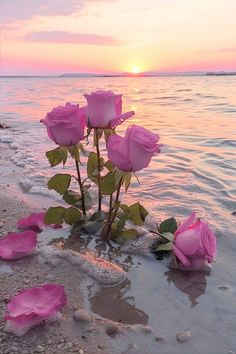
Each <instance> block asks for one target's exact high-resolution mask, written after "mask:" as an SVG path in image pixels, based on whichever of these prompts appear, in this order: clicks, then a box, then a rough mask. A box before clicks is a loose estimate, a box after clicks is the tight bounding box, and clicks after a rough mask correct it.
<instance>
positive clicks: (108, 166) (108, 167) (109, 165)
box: [104, 160, 114, 172]
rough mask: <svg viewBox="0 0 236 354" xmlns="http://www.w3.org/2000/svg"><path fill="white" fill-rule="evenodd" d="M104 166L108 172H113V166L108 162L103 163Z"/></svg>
mask: <svg viewBox="0 0 236 354" xmlns="http://www.w3.org/2000/svg"><path fill="white" fill-rule="evenodd" d="M104 166H105V167H106V168H107V169H108V171H109V172H113V170H114V165H113V163H112V162H111V161H110V160H107V162H105V164H104Z"/></svg>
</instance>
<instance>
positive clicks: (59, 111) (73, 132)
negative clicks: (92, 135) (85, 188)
mask: <svg viewBox="0 0 236 354" xmlns="http://www.w3.org/2000/svg"><path fill="white" fill-rule="evenodd" d="M41 122H42V123H43V124H45V125H46V126H47V131H48V136H49V138H50V139H52V140H53V141H54V142H55V143H56V144H58V145H62V146H70V145H73V144H76V143H78V142H79V141H80V140H82V139H84V128H85V107H83V108H80V107H79V105H75V104H70V103H67V104H66V105H65V106H58V107H56V108H53V110H52V111H51V112H49V113H48V114H47V115H46V117H45V118H44V119H41Z"/></svg>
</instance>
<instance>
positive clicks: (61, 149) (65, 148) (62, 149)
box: [60, 146, 68, 165]
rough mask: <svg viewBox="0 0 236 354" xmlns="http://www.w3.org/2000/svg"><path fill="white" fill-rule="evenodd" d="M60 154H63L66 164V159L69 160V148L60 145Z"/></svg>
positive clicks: (63, 160)
mask: <svg viewBox="0 0 236 354" xmlns="http://www.w3.org/2000/svg"><path fill="white" fill-rule="evenodd" d="M60 154H61V158H62V162H63V165H65V163H66V160H67V154H68V150H67V147H66V146H61V147H60Z"/></svg>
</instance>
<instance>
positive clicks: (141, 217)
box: [126, 203, 148, 226]
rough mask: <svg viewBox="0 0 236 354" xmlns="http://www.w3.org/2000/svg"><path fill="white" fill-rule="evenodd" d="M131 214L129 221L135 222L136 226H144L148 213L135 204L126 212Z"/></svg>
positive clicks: (138, 204)
mask: <svg viewBox="0 0 236 354" xmlns="http://www.w3.org/2000/svg"><path fill="white" fill-rule="evenodd" d="M127 212H128V213H129V214H130V216H129V219H130V220H132V221H133V223H134V224H135V225H139V226H141V225H143V224H144V221H145V219H146V216H147V215H148V211H147V210H146V209H145V208H144V207H143V206H142V205H141V204H140V203H135V204H132V205H131V206H129V208H128V210H126V214H127Z"/></svg>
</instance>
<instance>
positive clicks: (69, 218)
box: [64, 207, 82, 225]
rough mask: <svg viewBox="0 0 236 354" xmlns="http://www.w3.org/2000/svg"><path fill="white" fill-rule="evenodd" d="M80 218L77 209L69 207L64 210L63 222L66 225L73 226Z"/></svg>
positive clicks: (80, 215)
mask: <svg viewBox="0 0 236 354" xmlns="http://www.w3.org/2000/svg"><path fill="white" fill-rule="evenodd" d="M81 218H82V214H81V212H80V211H79V209H77V208H74V207H70V208H68V209H66V212H65V214H64V220H65V222H66V223H67V224H69V225H73V224H75V223H76V222H77V221H79V220H80V219H81Z"/></svg>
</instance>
